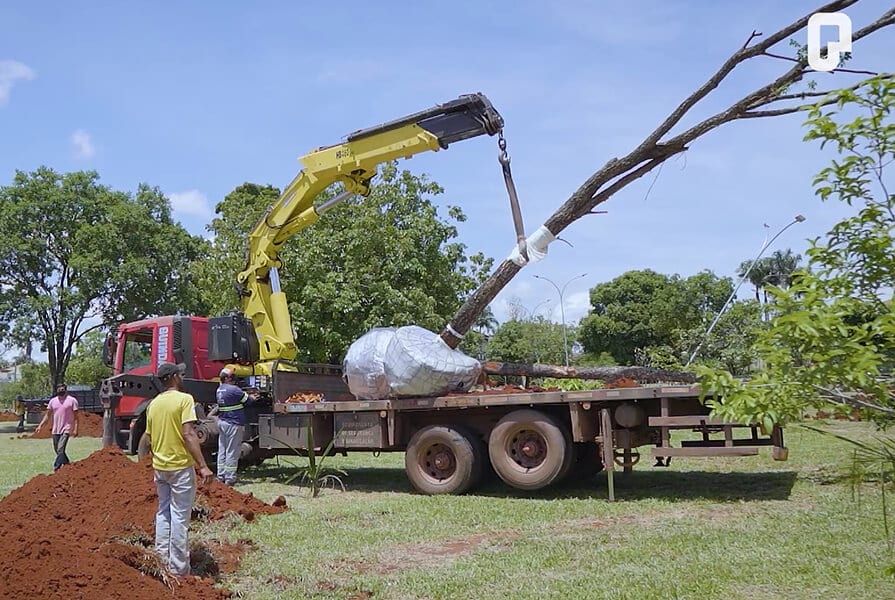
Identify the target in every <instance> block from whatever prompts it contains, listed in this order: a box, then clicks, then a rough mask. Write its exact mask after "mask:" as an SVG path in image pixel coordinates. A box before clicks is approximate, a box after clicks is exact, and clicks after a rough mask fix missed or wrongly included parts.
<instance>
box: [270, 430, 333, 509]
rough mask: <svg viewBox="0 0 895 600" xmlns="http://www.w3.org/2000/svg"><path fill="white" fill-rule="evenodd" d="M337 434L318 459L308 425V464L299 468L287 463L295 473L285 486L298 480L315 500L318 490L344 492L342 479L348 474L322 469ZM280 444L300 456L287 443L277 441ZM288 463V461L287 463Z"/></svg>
mask: <svg viewBox="0 0 895 600" xmlns="http://www.w3.org/2000/svg"><path fill="white" fill-rule="evenodd" d="M339 433H341V431H339V432H337V433H336V434H335V435H334V436H333V439H332V440H330V442H329V444H327V446H326V448H324V449H323V452H322V453H321V454H320V456H319V458H318V456H317V453H316V452H315V450H314V448H315V445H314V428H313V427H312V426H311V425H310V423H309V424H308V449H307V455H308V464H307V465H305V466H299V465H296V464H294V463H291V462H290V463H289V464H290V465H292V466H293V467H295V472H294V473H293V474H292V475H290V476H289V478H288V479H286V484H287V485H288V484H290V483H292V482H293V481H295V480H296V479H298V480H299V483H300V484H301V483H307V484H308V487H310V489H311V497H312V498H316V497H317V496H319V495H320V490H322V489H324V488H325V487H327V486H329V487H331V488H333V489H335V487H336V486H338V487H340V488H341V489H342V491H343V492H344V491H345V484H344V483H343V482H342V477H347V476H348V473H346V472H345V471H343V470H342V469H333V468H330V467H324V462H326V459H327V457H329V456H330V455H331V454H332V449H333V446H334V445H335V443H336V439H337V438H338V437H339ZM277 441H279V442H280V443H281V444H284V445H285V446H288V447H289V448H290V449H291V450H292V451H293V452H295V454H296V455H298V456H301V452H300V451H299V450H297V449H296V448H294V447H293V446H291V445H290V444H289V443H288V442H283V441H281V440H277ZM287 462H289V461H287Z"/></svg>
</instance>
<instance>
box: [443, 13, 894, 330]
mask: <svg viewBox="0 0 895 600" xmlns="http://www.w3.org/2000/svg"><path fill="white" fill-rule="evenodd" d="M857 2H858V0H837V1H834V2H829V3H828V4H826V5H825V6H822V7H820V8H818V9H816V10H814V11H812V12H811V13H809V14H808V15H805V16H804V17H802V18H800V19H798V20H796V21H795V22H793V23H791V24H789V25H787V26H786V27H783V28H782V29H780V30H779V31H777V32H776V33H774V34H773V35H770V36H768V37H764V36H762V34H760V33H759V32H757V31H754V30H753V32H752V34H751V35H750V36H749V38H748V39H747V40H746V42H745V43H744V44H743V46H742V47H741V48H740V49H739V50H738V51H736V52H735V53H734V54H733V55H731V56H730V57H729V58H728V59H727V60H726V61H725V62H724V63H723V64H722V65H721V67H720V68H719V69H718V71H717V72H715V73H714V74H713V75H712V76H711V77H709V78H708V80H707V81H706V82H705V83H704V84H703V85H702V86H700V87H699V88H698V89H696V90H695V91H694V92H693V93H691V94H690V95H689V96H688V97H687V98H686V99H684V101H683V102H681V103H680V105H678V107H677V108H675V109H674V110H673V111H672V112H671V114H670V115H668V117H666V118H665V120H664V121H663V122H662V123H661V124H660V125H659V126H658V127H657V128H656V129H655V130H654V131H653V132H652V133H650V134H649V135H648V136H647V137H646V139H644V140H643V141H642V142H641V143H640V144H639V145H638V146H637V147H636V148H634V150H632V151H631V152H630V153H628V154H627V155H625V156H623V157H621V158H613V159H611V160H609V161H608V162H607V163H606V164H605V165H603V166H602V167H601V168H600V169H599V170H598V171H596V172H595V173H594V174H593V175H591V176H590V177H589V178H588V179H587V180H586V181H585V182H584V183H583V184H582V185H581V186H579V188H578V189H577V190H576V191H575V193H574V194H572V195H571V196H570V197H569V198H568V199H567V200H566V201H565V202H564V203H563V204H562V205H561V206H560V207H559V208H558V209H557V210H556V212H554V213H553V214H552V215H551V216H550V218H548V219H547V221H546V222H545V223H544V227H546V228H547V229H548V230H549V231H550V232H551V233H552V234H553V235H558V234H559V233H560V232H561V231H563V230H564V229H565V228H566V227H568V226H569V225H570V224H572V223H573V222H574V221H576V220H578V219H580V218H581V217H582V216H584V215H589V214H595V212H594V211H593V208H594V207H595V206H597V205H598V204H600V203H601V202H604V201H606V200H607V199H608V198H610V197H611V196H612V195H613V194H615V193H617V192H618V191H619V190H621V189H622V188H624V187H625V186H626V185H628V184H630V183H631V182H633V181H635V180H636V179H638V178H640V177H642V176H643V175H645V174H646V173H648V172H650V171H651V170H653V169H654V168H656V167H658V166H659V165H661V164H663V163H664V161H665V160H667V159H668V158H669V157H671V156H673V155H675V154H679V153H681V152H684V151H685V150H686V149H687V146H688V145H689V144H690V143H691V142H692V141H694V140H696V139H697V138H699V137H701V136H702V135H704V134H706V133H708V132H709V131H712V130H713V129H716V128H717V127H719V126H721V125H723V124H725V123H729V122H731V121H735V120H738V119H754V118H760V117H773V116H778V115H785V114H791V113H794V112H797V111H799V110H804V109H805V108H807V105H805V104H802V105H799V106H790V107H783V108H779V109H768V110H756V109H758V108H761V107H764V106H767V105H768V104H771V103H774V102H778V101H781V100H790V99H793V100H794V99H796V98H802V99H804V98H809V97H812V98H813V97H819V96H821V93H819V92H805V93H804V94H801V95H798V94H782V92H784V91H785V90H786V89H787V88H788V87H789V86H791V85H793V84H795V83H797V82H799V81H801V80H802V79H803V78H804V76H805V74H806V73H807V72H808V66H807V65H805V64H802V63H801V62H800V61H797V60H795V59H787V60H789V61H792V62H796V64H794V65H793V67H792V68H791V69H789V70H788V71H786V72H785V73H783V74H782V75H780V76H779V77H777V78H776V79H774V80H773V81H771V82H770V83H768V84H767V85H765V86H763V87H761V88H759V89H757V90H755V91H753V92H752V93H750V94H748V95H746V96H744V97H743V98H741V99H740V100H739V101H737V102H735V103H734V104H732V105H730V106H729V107H728V108H727V109H725V110H723V111H721V112H718V113H716V114H714V115H712V116H710V117H708V118H706V119H703V120H702V121H700V122H698V123H697V124H696V125H694V126H692V127H690V128H689V129H687V130H686V131H684V132H682V133H680V134H678V135H676V136H674V137H672V138H671V139H664V137H665V136H666V135H667V134H668V133H669V132H670V131H671V130H672V129H673V128H674V127H675V126H676V125H678V124H679V123H680V122H681V121H682V119H683V118H684V117H685V116H687V115H689V114H690V111H691V109H692V108H693V107H694V106H695V105H696V104H697V103H699V102H700V101H701V100H702V99H703V98H705V97H706V96H707V95H709V94H710V93H711V92H712V91H713V90H714V89H715V88H717V87H718V86H719V85H720V84H721V82H722V81H723V80H724V79H725V78H726V77H727V76H728V75H729V74H730V73H731V72H732V71H733V70H734V69H735V68H736V67H737V66H738V65H739V64H741V63H743V62H744V61H746V60H748V59H750V58H753V57H756V56H760V55H762V54H765V53H768V50H769V49H770V48H771V47H772V46H774V45H775V44H777V43H779V42H781V41H783V40H785V39H787V38H789V37H790V36H792V34H794V33H795V32H797V31H799V30H801V29H803V28H804V27H805V25H807V23H808V19H809V18H810V16H811V15H812V14H814V13H815V12H837V11H841V10H843V9H845V8H847V7H849V6H852V5H854V4H856V3H857ZM893 23H895V8H893V9H891V10H889V11H887V12H886V13H884V14H883V15H882V16H881V17H880V18H879V19H877V20H876V21H874V22H873V23H871V24H870V25H868V26H866V27H864V28H862V29H860V30H858V31H857V32H855V33H854V34H853V35H852V40H853V41H857V40H859V39H861V38H863V37H866V36H867V35H869V34H870V33H873V32H874V31H877V30H879V29H881V28H883V27H886V26H888V25H892V24H893ZM759 36H761V40H760V41H758V42H757V43H755V45H754V46H749V44H750V43H752V42H754V41H755V40H756V39H757V38H759ZM848 72H852V73H870V72H860V71H855V70H849V71H848ZM858 85H860V84H858ZM855 87H857V86H855ZM521 268H522V267H521V266H519V265H517V264H516V263H514V262H512V261H510V260H504V261H503V262H502V263H501V264H500V265H499V266H498V267H497V269H496V270H495V271H494V273H493V274H492V275H491V276H490V277H489V278H488V280H486V281H485V282H484V283H483V284H482V285H481V286H480V287H479V288H478V289H477V290H476V291H475V292H474V293H473V294H472V295H471V296H469V297H468V298H467V300H466V302H465V303H464V304H463V306H462V307H461V308H460V310H459V311H458V312H457V313H456V314H455V315H454V318H453V319H452V320H451V322H450V323H449V324H448V325H447V326H446V327H445V329H444V330H443V331H442V334H441V337H442V339H444V341H445V342H446V343H447V344H448V345H449V346H451V347H454V348H455V347H456V346H457V344H458V343H459V341H460V339H461V337H460V336H462V334H464V333H465V332H466V331H468V330H469V327H470V326H471V325H472V323H473V322H474V321H475V318H476V317H477V316H478V315H479V314H480V313H481V311H482V310H483V309H484V308H485V307H486V306H487V304H488V303H489V302H491V301H492V300H493V299H494V298H495V297H496V296H497V294H498V293H499V292H500V290H502V289H503V288H504V287H505V286H506V284H507V283H509V281H510V280H511V279H512V278H513V277H514V276H515V275H516V273H518V272H519V271H520V270H521Z"/></svg>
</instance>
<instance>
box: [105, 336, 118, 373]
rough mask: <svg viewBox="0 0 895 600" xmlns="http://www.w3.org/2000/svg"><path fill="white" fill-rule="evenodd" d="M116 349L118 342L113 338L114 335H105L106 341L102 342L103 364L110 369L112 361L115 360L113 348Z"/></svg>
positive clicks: (112, 365)
mask: <svg viewBox="0 0 895 600" xmlns="http://www.w3.org/2000/svg"><path fill="white" fill-rule="evenodd" d="M117 349H118V342H117V341H116V340H115V338H114V336H111V335H109V336H107V337H106V342H105V343H104V344H103V364H104V365H106V366H107V367H109V368H110V369H111V368H113V367H114V364H113V362H114V361H115V350H117Z"/></svg>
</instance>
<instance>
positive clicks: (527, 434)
mask: <svg viewBox="0 0 895 600" xmlns="http://www.w3.org/2000/svg"><path fill="white" fill-rule="evenodd" d="M488 455H489V456H490V458H491V464H492V465H493V466H494V470H495V471H496V472H497V475H498V476H499V477H500V478H501V479H502V480H503V481H504V482H505V483H507V484H508V485H510V486H512V487H514V488H518V489H520V490H539V489H541V488H544V487H547V486H548V485H550V484H552V483H554V482H556V481H559V480H560V479H562V478H563V477H564V476H565V475H567V474H568V472H569V469H570V468H571V466H572V459H573V458H574V450H573V446H572V439H571V436H570V435H569V434H568V432H566V430H565V429H564V428H563V427H562V426H560V425H559V424H557V423H556V421H554V420H553V419H552V418H550V417H549V416H547V415H545V414H544V413H542V412H539V411H536V410H530V409H523V410H516V411H513V412H511V413H510V414H508V415H506V416H505V417H503V418H502V419H501V420H500V421H498V423H497V426H495V427H494V429H493V430H492V431H491V436H490V437H489V438H488Z"/></svg>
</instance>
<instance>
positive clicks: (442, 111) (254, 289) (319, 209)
mask: <svg viewBox="0 0 895 600" xmlns="http://www.w3.org/2000/svg"><path fill="white" fill-rule="evenodd" d="M502 130H503V118H502V117H501V116H500V114H499V113H498V112H497V110H495V109H494V107H493V106H492V105H491V102H490V101H489V100H488V98H486V97H485V96H484V95H482V94H469V95H465V96H461V97H459V98H457V99H456V100H452V101H450V102H447V103H445V104H439V105H436V106H434V107H432V108H430V109H428V110H424V111H420V112H418V113H415V114H412V115H408V116H406V117H404V118H401V119H397V120H394V121H390V122H388V123H383V124H382V125H378V126H376V127H371V128H368V129H362V130H359V131H356V132H354V133H352V134H349V135H348V136H347V138H346V140H345V142H343V143H341V144H336V145H333V146H326V147H322V148H318V149H317V150H314V151H313V152H311V153H309V154H307V155H305V156H303V157H301V158H300V159H299V161H300V162H301V163H302V165H303V169H302V170H301V172H299V174H298V175H297V176H296V177H295V179H293V180H292V182H291V183H290V184H289V185H288V187H286V189H285V190H284V191H283V193H282V195H281V196H280V197H279V198H278V199H277V201H276V202H275V203H274V204H273V205H272V206H271V207H270V209H269V210H268V211H267V213H266V214H265V215H264V217H262V218H261V219H260V220H259V221H258V223H257V224H256V225H255V228H254V229H253V230H252V232H251V234H250V235H249V243H248V255H247V259H246V265H245V268H244V269H243V270H242V271H241V272H240V273H239V274H238V275H237V278H236V281H237V289H238V290H239V293H240V295H241V296H242V308H243V313H244V315H245V316H246V317H247V318H248V319H250V320H251V323H252V326H253V328H254V330H255V333H256V334H257V336H258V342H259V357H260V362H258V363H256V364H253V365H233V367H234V368H235V369H236V371H237V373H238V374H240V375H250V374H255V375H260V374H266V375H270V373H271V370H272V367H271V365H272V363H273V361H276V360H280V359H282V360H291V359H293V358H294V357H295V355H296V353H297V349H296V345H295V336H294V334H293V332H292V322H291V319H290V317H289V308H288V305H287V302H286V295H285V294H284V293H283V291H282V290H281V288H280V279H279V273H278V267H279V266H280V265H281V263H280V259H279V253H280V248H281V247H282V245H283V244H284V243H285V242H286V240H288V239H289V238H290V237H292V236H293V235H295V234H296V233H298V232H299V231H301V230H303V229H305V228H307V227H309V226H311V225H313V224H314V223H315V222H316V221H317V220H318V219H319V218H320V216H322V215H323V214H324V213H326V212H327V211H329V210H331V209H332V208H333V207H335V206H336V205H338V204H339V203H340V202H342V201H344V200H346V199H347V198H349V197H351V196H353V195H361V196H366V195H367V194H369V192H370V182H371V181H372V179H373V178H374V177H375V176H376V173H377V168H378V166H379V165H380V164H382V163H384V162H388V161H390V160H395V159H399V158H408V157H410V156H412V155H414V154H419V153H420V152H425V151H427V150H432V151H438V150H441V149H446V148H447V147H448V146H449V145H450V144H452V143H454V142H458V141H461V140H465V139H468V138H472V137H477V136H480V135H483V134H488V135H495V134H499V133H501V132H502ZM501 140H502V138H501ZM503 147H504V146H502V148H503ZM334 183H341V184H342V185H343V186H344V188H345V189H344V191H343V192H342V193H340V194H339V195H337V196H336V197H334V198H332V199H331V200H328V201H327V202H324V203H322V204H320V205H319V206H315V205H314V199H315V198H316V197H317V195H318V194H320V192H322V191H323V190H325V189H326V188H328V187H329V186H330V185H332V184H334Z"/></svg>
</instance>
